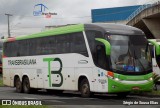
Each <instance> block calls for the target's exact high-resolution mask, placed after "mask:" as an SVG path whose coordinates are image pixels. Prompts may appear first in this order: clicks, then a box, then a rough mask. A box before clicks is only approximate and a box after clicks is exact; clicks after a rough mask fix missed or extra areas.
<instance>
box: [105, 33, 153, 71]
mask: <svg viewBox="0 0 160 108" xmlns="http://www.w3.org/2000/svg"><path fill="white" fill-rule="evenodd" d="M106 38H107V39H108V40H109V42H110V44H111V65H112V66H111V67H112V69H113V70H115V71H123V72H145V71H148V70H150V69H151V68H152V67H151V55H150V51H149V48H148V44H147V39H146V38H145V36H123V35H110V36H107V37H106Z"/></svg>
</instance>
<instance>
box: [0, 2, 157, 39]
mask: <svg viewBox="0 0 160 108" xmlns="http://www.w3.org/2000/svg"><path fill="white" fill-rule="evenodd" d="M151 1H152V2H153V1H157V0H0V2H1V3H0V36H7V16H6V15H5V13H8V14H12V15H13V16H11V17H10V28H11V36H21V35H28V34H33V33H36V32H41V31H43V30H44V27H45V26H51V25H65V24H77V23H90V22H91V9H99V8H111V7H121V6H132V5H139V4H146V3H150V2H151ZM36 4H44V5H45V6H47V8H48V10H47V12H51V13H57V15H53V16H52V17H51V18H45V17H44V16H34V15H33V11H34V10H35V9H36V8H34V6H35V5H36Z"/></svg>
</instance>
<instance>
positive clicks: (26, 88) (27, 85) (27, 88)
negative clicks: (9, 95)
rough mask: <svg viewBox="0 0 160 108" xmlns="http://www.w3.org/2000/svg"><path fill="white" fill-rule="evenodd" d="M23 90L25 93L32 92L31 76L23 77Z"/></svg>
mask: <svg viewBox="0 0 160 108" xmlns="http://www.w3.org/2000/svg"><path fill="white" fill-rule="evenodd" d="M22 83H23V84H22V85H23V91H24V93H30V92H31V88H30V82H29V78H28V77H24V79H23V82H22Z"/></svg>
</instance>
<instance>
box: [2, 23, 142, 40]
mask: <svg viewBox="0 0 160 108" xmlns="http://www.w3.org/2000/svg"><path fill="white" fill-rule="evenodd" d="M84 30H100V31H103V32H110V33H112V34H115V33H119V34H128V35H133V34H138V35H142V34H143V32H142V31H141V30H139V29H137V28H134V27H131V26H127V25H122V24H107V23H95V24H92V23H91V24H76V25H68V26H64V27H58V28H54V29H51V30H47V31H44V32H40V33H36V34H31V35H27V36H20V37H15V38H8V39H5V40H4V42H8V41H14V40H24V39H31V38H38V37H45V36H53V35H60V34H66V33H73V32H81V31H84Z"/></svg>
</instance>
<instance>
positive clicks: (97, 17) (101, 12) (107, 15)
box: [91, 5, 141, 23]
mask: <svg viewBox="0 0 160 108" xmlns="http://www.w3.org/2000/svg"><path fill="white" fill-rule="evenodd" d="M140 6H141V5H136V6H125V7H114V8H103V9H92V10H91V14H92V15H91V16H92V23H99V22H111V23H126V22H125V20H126V19H127V18H128V17H129V16H130V15H131V14H132V13H133V12H134V11H135V10H137V9H138V8H139V7H140Z"/></svg>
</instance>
